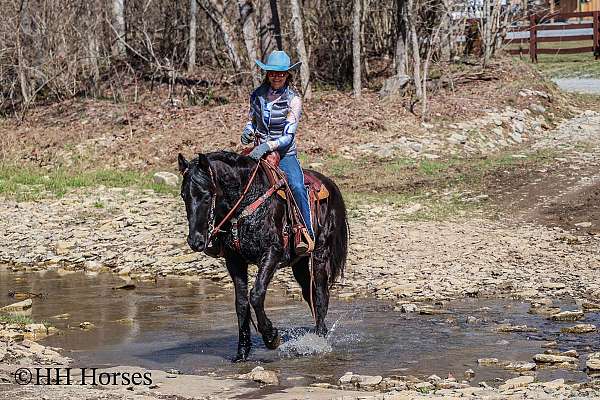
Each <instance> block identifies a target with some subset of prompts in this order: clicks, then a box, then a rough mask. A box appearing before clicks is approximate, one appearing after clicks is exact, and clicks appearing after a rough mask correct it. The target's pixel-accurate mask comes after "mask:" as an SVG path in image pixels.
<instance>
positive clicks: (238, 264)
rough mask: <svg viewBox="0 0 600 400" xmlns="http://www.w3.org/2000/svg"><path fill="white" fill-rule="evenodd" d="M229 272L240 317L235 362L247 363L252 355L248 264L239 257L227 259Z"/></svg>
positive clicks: (237, 312)
mask: <svg viewBox="0 0 600 400" xmlns="http://www.w3.org/2000/svg"><path fill="white" fill-rule="evenodd" d="M225 263H226V264H227V270H228V271H229V275H231V279H232V280H233V284H234V286H235V312H236V314H237V317H238V327H239V338H238V350H237V355H236V356H235V358H234V360H233V361H236V362H237V361H246V359H247V358H248V355H249V354H250V348H251V347H252V342H251V339H250V318H251V315H250V305H249V303H248V264H247V263H246V262H245V261H244V260H242V259H241V258H239V257H237V256H231V257H227V258H226V260H225Z"/></svg>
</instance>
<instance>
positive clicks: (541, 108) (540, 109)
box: [529, 103, 546, 114]
mask: <svg viewBox="0 0 600 400" xmlns="http://www.w3.org/2000/svg"><path fill="white" fill-rule="evenodd" d="M529 109H530V110H531V111H533V112H535V113H538V114H543V113H545V112H546V107H544V106H543V105H541V104H538V103H533V104H530V105H529Z"/></svg>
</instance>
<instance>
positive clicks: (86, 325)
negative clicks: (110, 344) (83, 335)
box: [79, 321, 95, 330]
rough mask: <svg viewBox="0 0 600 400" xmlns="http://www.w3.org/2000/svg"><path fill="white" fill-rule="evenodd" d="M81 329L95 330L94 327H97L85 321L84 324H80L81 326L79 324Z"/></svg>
mask: <svg viewBox="0 0 600 400" xmlns="http://www.w3.org/2000/svg"><path fill="white" fill-rule="evenodd" d="M79 327H80V328H81V329H84V330H87V329H92V328H94V327H95V325H94V324H92V323H91V322H88V321H84V322H82V323H80V324H79Z"/></svg>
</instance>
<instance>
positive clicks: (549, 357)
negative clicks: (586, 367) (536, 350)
mask: <svg viewBox="0 0 600 400" xmlns="http://www.w3.org/2000/svg"><path fill="white" fill-rule="evenodd" d="M533 360H534V361H535V362H538V363H547V364H556V363H576V362H577V361H578V360H577V358H575V357H568V356H559V355H556V354H536V355H535V356H533Z"/></svg>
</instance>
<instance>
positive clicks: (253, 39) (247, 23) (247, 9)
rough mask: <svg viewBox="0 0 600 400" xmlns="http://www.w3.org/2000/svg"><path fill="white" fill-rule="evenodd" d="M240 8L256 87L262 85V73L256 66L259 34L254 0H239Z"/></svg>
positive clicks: (245, 41)
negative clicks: (255, 19)
mask: <svg viewBox="0 0 600 400" xmlns="http://www.w3.org/2000/svg"><path fill="white" fill-rule="evenodd" d="M238 6H239V10H240V22H241V25H242V32H243V34H244V43H245V44H246V52H247V54H248V63H249V66H250V74H251V75H252V83H253V84H254V87H256V86H258V85H260V74H259V73H258V70H257V69H256V67H255V66H254V60H256V58H257V57H256V47H257V43H258V40H257V35H256V24H255V23H254V15H255V13H254V5H253V4H252V0H238Z"/></svg>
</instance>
